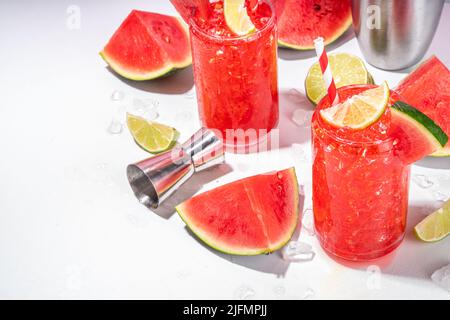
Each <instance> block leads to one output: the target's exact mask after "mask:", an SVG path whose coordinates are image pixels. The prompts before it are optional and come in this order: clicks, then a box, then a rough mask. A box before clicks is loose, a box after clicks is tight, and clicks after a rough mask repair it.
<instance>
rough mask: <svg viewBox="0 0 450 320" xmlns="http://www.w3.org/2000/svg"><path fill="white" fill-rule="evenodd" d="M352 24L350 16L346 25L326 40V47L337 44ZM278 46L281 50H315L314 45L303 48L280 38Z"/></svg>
mask: <svg viewBox="0 0 450 320" xmlns="http://www.w3.org/2000/svg"><path fill="white" fill-rule="evenodd" d="M351 24H352V16H351V15H350V16H349V17H348V19H347V21H345V23H344V24H343V25H342V27H341V28H338V29H336V32H335V33H334V34H333V36H332V37H328V38H324V45H325V46H327V45H329V44H332V43H333V42H335V41H336V40H337V39H339V37H340V36H342V35H343V34H344V33H345V31H347V30H348V28H350V26H351ZM278 46H279V47H280V48H286V49H293V50H299V51H308V50H314V44H312V45H310V46H301V45H296V44H291V43H287V42H285V41H282V40H280V38H278Z"/></svg>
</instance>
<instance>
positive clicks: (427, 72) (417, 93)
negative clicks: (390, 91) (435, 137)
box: [395, 56, 450, 156]
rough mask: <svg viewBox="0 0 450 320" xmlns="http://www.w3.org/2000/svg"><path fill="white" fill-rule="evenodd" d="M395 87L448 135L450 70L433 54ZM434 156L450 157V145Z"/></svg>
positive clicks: (449, 129) (449, 131)
mask: <svg viewBox="0 0 450 320" xmlns="http://www.w3.org/2000/svg"><path fill="white" fill-rule="evenodd" d="M395 90H396V91H397V92H398V93H399V95H400V96H401V97H402V100H403V101H405V102H407V103H409V104H410V105H412V106H414V107H415V108H417V109H419V110H420V111H422V112H423V113H424V114H426V115H427V116H428V117H430V118H431V119H433V120H434V122H435V123H436V124H437V125H439V126H440V127H441V128H442V129H443V130H444V131H445V132H446V133H447V135H448V136H450V71H449V70H448V69H447V67H446V66H445V65H444V64H443V63H442V62H441V61H440V60H439V59H438V58H437V57H436V56H432V57H431V58H429V59H428V60H426V61H425V62H423V63H422V64H421V65H420V66H419V67H418V68H417V69H416V70H415V71H413V72H412V73H411V74H409V75H408V76H407V77H406V78H405V79H403V81H402V82H401V83H400V84H399V85H398V87H397V88H396V89H395ZM433 155H434V156H450V144H449V143H447V145H446V146H445V147H444V148H441V149H440V150H438V151H437V152H435V153H434V154H433Z"/></svg>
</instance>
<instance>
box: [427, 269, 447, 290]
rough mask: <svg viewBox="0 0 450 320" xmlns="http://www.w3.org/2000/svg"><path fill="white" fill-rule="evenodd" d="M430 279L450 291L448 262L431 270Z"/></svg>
mask: <svg viewBox="0 0 450 320" xmlns="http://www.w3.org/2000/svg"><path fill="white" fill-rule="evenodd" d="M431 280H432V281H433V282H434V283H435V284H437V285H438V286H440V287H442V288H444V289H445V290H447V291H448V292H450V264H448V265H446V266H444V267H442V268H440V269H438V270H436V271H435V272H433V274H432V275H431Z"/></svg>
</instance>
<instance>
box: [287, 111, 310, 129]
mask: <svg viewBox="0 0 450 320" xmlns="http://www.w3.org/2000/svg"><path fill="white" fill-rule="evenodd" d="M311 117H312V113H311V112H310V111H307V110H303V109H296V110H294V112H293V113H292V121H293V122H294V123H295V124H296V125H298V126H299V127H308V126H310V125H311Z"/></svg>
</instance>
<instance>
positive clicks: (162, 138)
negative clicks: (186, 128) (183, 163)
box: [127, 113, 179, 153]
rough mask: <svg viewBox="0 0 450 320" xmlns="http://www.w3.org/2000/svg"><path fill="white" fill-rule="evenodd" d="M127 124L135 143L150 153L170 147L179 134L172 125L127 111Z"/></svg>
mask: <svg viewBox="0 0 450 320" xmlns="http://www.w3.org/2000/svg"><path fill="white" fill-rule="evenodd" d="M127 125H128V129H129V130H130V132H131V135H132V136H133V138H134V140H135V141H136V142H137V144H138V145H140V146H141V147H142V148H143V149H145V150H147V151H148V152H151V153H159V152H163V151H166V150H168V149H170V148H171V147H172V146H173V145H174V144H175V142H176V141H177V139H178V136H179V133H178V131H177V130H176V129H174V128H172V127H169V126H166V125H163V124H160V123H157V122H152V121H148V120H146V119H144V118H141V117H138V116H135V115H132V114H129V113H128V114H127Z"/></svg>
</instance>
